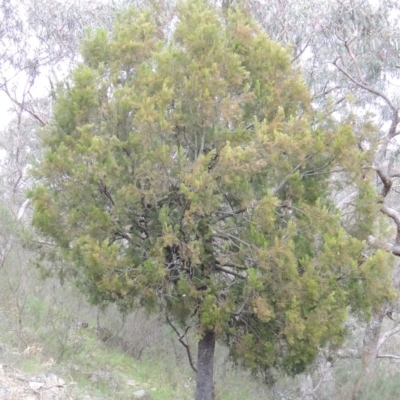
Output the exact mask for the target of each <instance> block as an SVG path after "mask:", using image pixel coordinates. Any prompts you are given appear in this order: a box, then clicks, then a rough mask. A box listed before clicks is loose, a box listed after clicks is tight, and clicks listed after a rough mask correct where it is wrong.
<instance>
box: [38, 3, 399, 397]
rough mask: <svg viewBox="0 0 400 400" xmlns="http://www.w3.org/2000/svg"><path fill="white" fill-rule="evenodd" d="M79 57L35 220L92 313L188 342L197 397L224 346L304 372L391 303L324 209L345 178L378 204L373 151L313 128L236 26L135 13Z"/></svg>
mask: <svg viewBox="0 0 400 400" xmlns="http://www.w3.org/2000/svg"><path fill="white" fill-rule="evenodd" d="M82 55H83V57H84V62H83V63H82V64H81V65H80V66H79V67H78V68H76V69H75V71H74V72H73V74H72V75H71V78H70V79H69V80H68V81H66V83H65V85H64V87H63V88H61V89H60V91H59V93H58V100H57V102H56V105H55V109H54V118H53V121H52V123H51V124H50V125H49V126H48V128H47V129H46V130H45V131H44V136H43V144H44V146H45V148H46V152H45V154H44V159H43V161H42V163H41V164H40V165H39V166H38V167H37V168H36V171H35V174H36V177H37V178H38V182H37V184H36V186H35V188H34V189H33V190H32V191H31V192H30V197H31V199H32V201H33V203H34V206H35V212H34V216H33V223H34V225H35V226H36V227H37V228H38V229H39V230H40V232H41V233H42V234H43V235H46V236H48V237H50V238H52V239H53V240H54V241H55V243H57V245H58V246H59V247H60V248H61V250H62V251H63V253H64V254H65V256H66V257H69V258H70V259H72V260H73V261H74V266H75V273H76V277H77V279H78V281H79V282H78V283H79V285H81V287H82V289H83V290H84V291H85V292H86V293H88V295H89V297H90V299H91V300H92V301H93V302H97V303H99V302H105V303H107V302H117V303H118V304H120V306H121V307H122V308H123V309H127V310H129V309H130V308H132V307H135V306H143V307H146V308H147V309H148V310H149V311H157V312H159V313H165V316H166V320H167V321H169V323H170V324H171V325H172V326H173V327H174V329H175V330H176V331H178V328H177V326H176V325H177V324H179V325H180V326H181V327H183V328H184V330H185V332H186V331H187V330H188V329H190V328H191V327H194V328H195V329H196V332H197V334H198V337H199V341H198V356H197V378H196V399H197V400H209V399H213V373H212V371H213V354H214V346H215V341H216V340H222V341H224V342H225V343H226V344H227V345H228V346H229V348H230V351H231V355H232V356H233V357H234V359H236V360H237V361H238V362H239V361H240V362H241V363H242V364H243V365H244V366H246V367H249V368H251V369H252V370H253V371H255V372H259V373H261V374H263V376H264V377H265V379H266V380H270V379H271V377H272V375H273V372H274V370H276V369H283V370H284V371H287V372H289V373H293V374H296V373H299V372H301V371H303V370H304V369H305V368H306V367H307V365H309V364H310V363H311V362H313V361H314V359H315V357H316V356H317V354H318V351H319V349H320V348H321V347H322V346H326V345H336V344H340V343H341V341H342V340H343V337H344V336H345V329H344V321H345V320H346V317H347V314H348V311H349V310H351V311H352V312H357V313H360V314H362V315H368V313H369V312H371V309H372V308H374V307H378V306H379V305H380V304H381V303H382V302H383V301H385V300H387V299H389V298H390V296H391V291H390V290H387V287H388V286H389V282H388V279H385V278H381V277H388V276H389V270H390V265H391V262H390V257H388V255H387V254H386V253H385V252H382V251H379V250H377V251H374V252H370V253H369V257H368V258H366V257H365V255H364V253H363V250H364V247H365V242H364V241H362V240H360V239H358V238H357V237H356V236H357V230H354V232H355V233H354V235H353V236H352V235H351V234H349V233H347V232H346V230H345V229H344V228H343V227H342V225H341V219H340V215H339V212H338V210H337V208H336V207H335V205H334V202H333V201H332V198H331V196H330V192H331V191H332V187H333V186H334V185H335V184H336V183H337V177H338V176H340V181H341V183H346V182H352V184H354V185H358V186H359V191H358V192H359V193H360V195H362V194H365V193H366V191H368V188H370V186H371V185H370V183H369V182H368V181H365V180H363V179H362V177H360V176H359V175H360V174H359V173H358V172H359V168H361V167H362V166H363V165H364V163H366V162H368V161H369V156H370V153H368V152H361V151H360V150H359V149H358V147H357V140H356V137H355V135H354V134H353V132H352V130H351V128H350V127H349V126H347V125H341V126H337V125H336V124H335V123H334V122H333V121H332V120H328V119H326V118H325V119H324V120H322V121H321V120H319V119H318V114H316V113H314V112H313V111H312V109H311V106H310V98H309V94H308V92H307V89H306V87H305V85H304V82H303V81H302V79H301V78H300V77H299V75H298V73H297V71H296V70H294V69H293V68H292V67H291V64H290V58H289V56H288V54H287V53H286V52H285V50H284V49H282V48H281V47H280V46H279V45H278V44H276V43H274V42H272V41H271V40H269V39H268V38H267V36H266V35H265V34H264V33H262V31H261V30H260V29H259V28H258V27H257V26H256V25H255V24H254V23H252V22H251V20H250V19H249V18H248V17H247V16H246V15H245V14H244V13H242V12H241V11H239V10H233V9H232V10H229V11H226V9H225V8H222V9H218V8H216V7H215V6H213V5H211V4H210V3H207V2H204V1H196V0H193V1H189V2H187V3H184V4H181V5H179V6H178V9H177V17H176V20H175V22H174V24H172V25H171V26H169V27H165V26H164V25H162V24H161V25H160V19H158V18H157V15H156V12H155V11H150V10H147V11H146V10H145V11H142V12H138V11H136V10H132V9H131V10H129V11H127V12H126V13H124V14H122V15H121V16H120V17H119V19H118V20H117V22H116V25H115V29H114V31H113V33H112V34H111V35H109V34H107V32H106V31H104V30H98V31H97V32H96V33H93V32H89V34H88V38H87V40H86V41H85V42H84V43H83V45H82ZM364 214H365V215H366V216H368V210H366V211H364ZM377 277H379V279H376V278H377ZM180 339H181V340H182V341H183V335H181V336H180ZM188 354H189V356H190V359H191V354H190V352H189V351H188ZM193 364H194V363H193V362H192V366H193V368H194V369H196V367H195V366H194V365H193Z"/></svg>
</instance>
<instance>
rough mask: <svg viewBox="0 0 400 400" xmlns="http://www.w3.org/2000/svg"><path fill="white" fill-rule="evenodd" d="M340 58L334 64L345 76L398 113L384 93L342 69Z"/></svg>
mask: <svg viewBox="0 0 400 400" xmlns="http://www.w3.org/2000/svg"><path fill="white" fill-rule="evenodd" d="M337 60H338V58H337V59H336V60H335V61H334V62H333V65H334V66H335V67H336V68H337V69H338V70H339V71H340V72H341V73H342V74H343V75H345V76H347V78H349V79H350V80H351V81H352V82H353V83H354V84H356V85H357V86H359V87H360V88H362V89H365V90H367V91H368V92H370V93H372V94H375V95H376V96H378V97H380V98H381V99H383V100H385V102H386V103H387V105H388V106H389V107H390V108H391V109H392V110H393V112H396V113H397V111H398V108H397V107H395V106H394V104H393V103H392V102H391V101H390V100H389V98H388V97H387V96H386V95H385V94H383V93H382V92H380V91H379V90H376V89H374V88H372V87H370V86H368V85H365V84H364V83H362V82H359V81H357V80H356V79H355V78H354V77H353V76H352V75H350V74H349V73H348V72H347V71H346V70H345V69H344V68H342V67H341V66H340V65H339V64H338V63H337Z"/></svg>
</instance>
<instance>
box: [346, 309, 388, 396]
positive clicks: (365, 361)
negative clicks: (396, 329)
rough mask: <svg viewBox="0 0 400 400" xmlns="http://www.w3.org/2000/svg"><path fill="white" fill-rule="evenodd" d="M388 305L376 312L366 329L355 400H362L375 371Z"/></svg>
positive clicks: (355, 388)
mask: <svg viewBox="0 0 400 400" xmlns="http://www.w3.org/2000/svg"><path fill="white" fill-rule="evenodd" d="M386 310H387V305H383V306H382V308H381V309H380V310H377V311H375V312H374V314H373V315H372V317H371V320H370V321H369V323H368V325H367V327H366V328H365V335H364V339H363V349H362V356H361V362H362V365H361V374H360V376H359V378H358V379H357V382H356V384H355V386H354V390H353V396H352V399H353V400H358V399H361V397H360V396H361V391H362V389H363V386H364V385H365V383H366V382H368V381H369V378H372V376H373V374H374V371H375V362H376V356H377V352H378V343H379V337H380V333H381V328H382V321H383V318H384V317H385V315H386Z"/></svg>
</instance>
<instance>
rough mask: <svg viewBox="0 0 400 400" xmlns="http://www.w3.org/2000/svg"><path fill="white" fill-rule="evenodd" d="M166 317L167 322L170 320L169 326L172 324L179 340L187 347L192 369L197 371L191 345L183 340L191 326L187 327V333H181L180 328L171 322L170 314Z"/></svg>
mask: <svg viewBox="0 0 400 400" xmlns="http://www.w3.org/2000/svg"><path fill="white" fill-rule="evenodd" d="M165 317H166V319H167V322H168V324H169V326H170V327H171V328H172V329H173V331H174V332H175V333H176V334H177V335H178V340H179V342H180V343H181V344H182V345H183V347H185V349H186V353H187V356H188V359H189V364H190V366H191V368H192V370H193V371H194V372H197V368H196V366H195V365H194V363H193V357H192V353H191V351H190V347H189V345H188V344H187V343H186V342H185V341H184V340H183V338H184V337H185V336H186V334H187V333H188V331H189V329H190V327H189V326H188V327H186V330H185V333H183V334H181V333H179V331H178V329H177V328H176V327H175V326H174V324H173V323H172V322H171V320H170V319H169V317H168V315H166V316H165Z"/></svg>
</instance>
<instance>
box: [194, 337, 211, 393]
mask: <svg viewBox="0 0 400 400" xmlns="http://www.w3.org/2000/svg"><path fill="white" fill-rule="evenodd" d="M214 350H215V333H214V332H213V331H207V332H206V333H205V334H204V336H203V337H202V338H201V339H200V341H199V343H198V354H197V375H196V400H214Z"/></svg>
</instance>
